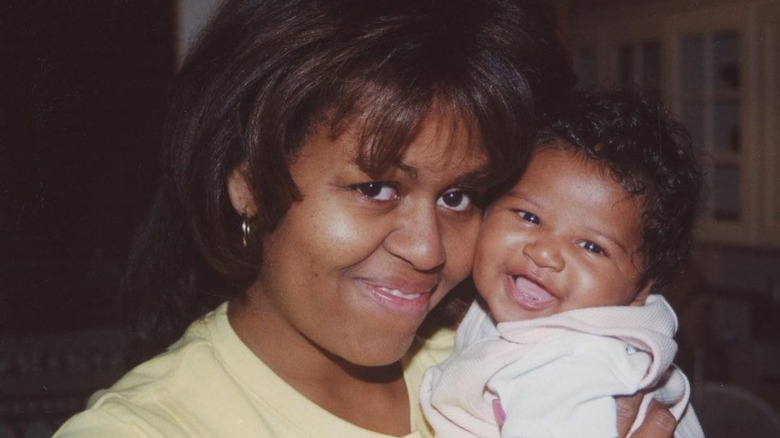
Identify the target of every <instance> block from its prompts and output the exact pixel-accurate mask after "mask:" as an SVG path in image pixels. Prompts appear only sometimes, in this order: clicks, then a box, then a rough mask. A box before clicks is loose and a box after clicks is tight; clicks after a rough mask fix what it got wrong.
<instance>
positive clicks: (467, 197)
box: [436, 189, 474, 211]
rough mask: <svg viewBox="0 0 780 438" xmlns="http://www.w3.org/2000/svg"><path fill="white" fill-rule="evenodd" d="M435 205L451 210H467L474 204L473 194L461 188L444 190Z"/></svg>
mask: <svg viewBox="0 0 780 438" xmlns="http://www.w3.org/2000/svg"><path fill="white" fill-rule="evenodd" d="M436 205H438V206H439V207H444V208H447V209H450V210H453V211H468V210H470V209H471V208H472V207H473V206H474V196H473V195H471V194H470V193H468V192H466V191H464V190H461V189H452V190H448V191H446V192H444V194H443V195H441V196H440V197H439V200H438V201H436Z"/></svg>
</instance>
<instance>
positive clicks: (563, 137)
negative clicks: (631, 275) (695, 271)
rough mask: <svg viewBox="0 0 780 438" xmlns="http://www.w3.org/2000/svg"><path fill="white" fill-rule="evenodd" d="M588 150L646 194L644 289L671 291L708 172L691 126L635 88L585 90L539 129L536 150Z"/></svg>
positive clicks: (634, 189) (642, 249) (625, 183)
mask: <svg viewBox="0 0 780 438" xmlns="http://www.w3.org/2000/svg"><path fill="white" fill-rule="evenodd" d="M548 148H554V149H565V150H573V151H575V152H577V153H582V154H583V155H584V156H586V157H588V158H589V159H592V160H594V161H596V162H598V163H600V164H601V165H603V166H605V168H606V169H609V170H610V172H611V173H612V175H613V176H614V178H615V180H616V181H617V182H618V183H620V185H621V186H622V187H623V188H624V189H625V190H626V192H627V193H629V194H631V195H634V196H641V197H642V198H643V202H642V212H641V228H642V229H641V238H642V240H641V242H642V243H641V245H640V248H639V250H638V252H639V254H640V255H641V256H642V259H643V260H644V263H643V267H642V270H641V272H642V274H641V276H640V278H639V282H638V284H637V290H641V289H642V288H644V287H645V286H646V285H647V284H648V282H650V281H653V286H652V290H651V291H652V292H653V293H663V292H666V291H667V290H668V288H669V286H670V285H671V284H672V282H673V280H674V279H675V277H676V276H677V274H678V273H679V271H680V269H681V268H682V267H683V266H684V265H685V262H686V261H687V258H688V255H689V251H690V247H691V241H692V235H693V229H694V225H695V221H696V213H697V210H698V205H699V201H700V197H701V191H702V182H703V179H704V176H703V171H702V168H701V165H700V163H699V160H698V159H697V157H696V154H695V152H694V150H693V146H692V143H691V137H690V135H689V134H688V131H687V130H686V128H685V126H683V125H682V124H681V123H680V122H678V121H677V120H675V118H674V117H673V116H672V115H671V114H670V113H669V112H667V111H666V110H664V109H663V107H662V106H661V105H660V104H658V103H656V102H654V101H653V100H651V99H648V98H646V97H645V96H643V95H642V94H641V93H639V92H637V91H635V90H627V89H624V90H612V91H590V92H581V93H578V94H577V95H575V96H574V98H573V99H572V101H571V104H570V105H568V106H567V107H566V108H564V109H562V110H561V111H560V112H558V113H556V114H555V115H554V117H552V118H551V119H550V120H549V121H548V122H547V123H545V124H544V126H542V127H541V128H540V130H539V133H538V136H537V142H536V146H535V150H540V149H548Z"/></svg>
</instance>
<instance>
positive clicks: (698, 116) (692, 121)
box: [683, 102, 704, 150]
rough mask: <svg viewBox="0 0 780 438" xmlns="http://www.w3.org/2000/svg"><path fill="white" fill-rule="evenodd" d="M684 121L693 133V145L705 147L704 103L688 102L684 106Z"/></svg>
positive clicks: (700, 148)
mask: <svg viewBox="0 0 780 438" xmlns="http://www.w3.org/2000/svg"><path fill="white" fill-rule="evenodd" d="M683 122H684V123H685V127H686V128H688V131H689V132H690V133H691V139H692V140H693V145H694V146H695V147H696V148H698V149H699V150H702V149H704V105H702V104H701V103H699V102H689V103H686V104H685V106H684V108H683Z"/></svg>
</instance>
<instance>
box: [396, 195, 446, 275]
mask: <svg viewBox="0 0 780 438" xmlns="http://www.w3.org/2000/svg"><path fill="white" fill-rule="evenodd" d="M397 213H398V215H399V216H398V218H397V220H396V221H395V225H396V226H395V228H394V229H393V231H392V232H391V233H390V234H389V235H388V236H387V237H386V238H385V248H386V249H387V250H388V251H389V252H390V253H392V254H393V255H395V256H397V257H399V258H401V259H403V260H405V261H406V262H408V263H409V264H411V265H412V266H414V268H415V269H416V270H418V271H425V272H427V271H434V270H436V269H439V268H440V267H441V266H442V265H444V261H445V259H446V254H445V251H444V242H443V241H442V233H441V226H440V224H439V218H438V217H437V214H436V213H437V212H436V207H435V206H430V207H429V206H425V207H421V206H408V208H405V209H401V211H398V212H397Z"/></svg>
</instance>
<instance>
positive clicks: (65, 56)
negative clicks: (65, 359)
mask: <svg viewBox="0 0 780 438" xmlns="http://www.w3.org/2000/svg"><path fill="white" fill-rule="evenodd" d="M173 3H174V2H173V1H172V0H132V1H127V0H79V1H40V0H6V1H4V2H3V3H2V4H1V5H0V332H2V333H30V332H44V331H61V330H71V329H81V328H92V327H101V326H115V325H118V324H120V323H121V320H122V313H123V312H122V298H121V296H120V295H119V293H118V284H119V280H120V276H121V271H122V267H123V265H124V261H125V258H126V256H127V251H128V245H129V242H130V239H131V237H132V234H133V231H134V227H135V226H136V224H137V223H138V222H139V220H140V218H141V217H142V215H143V212H144V211H145V209H146V208H147V204H148V201H149V199H150V197H151V196H152V192H153V190H154V186H155V184H156V181H157V178H158V149H159V137H160V133H161V128H162V118H163V112H164V106H165V95H166V89H167V86H168V82H169V80H170V77H171V75H172V73H173V70H174V58H173V50H174V49H173V47H174V23H175V19H174V5H173Z"/></svg>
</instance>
